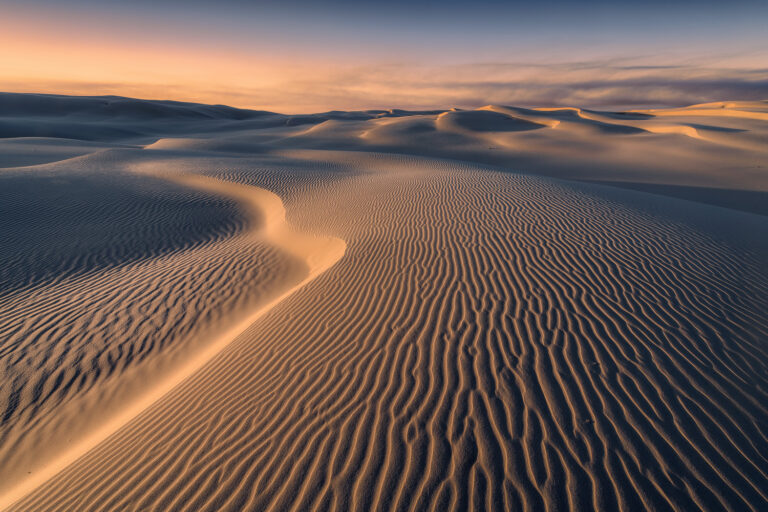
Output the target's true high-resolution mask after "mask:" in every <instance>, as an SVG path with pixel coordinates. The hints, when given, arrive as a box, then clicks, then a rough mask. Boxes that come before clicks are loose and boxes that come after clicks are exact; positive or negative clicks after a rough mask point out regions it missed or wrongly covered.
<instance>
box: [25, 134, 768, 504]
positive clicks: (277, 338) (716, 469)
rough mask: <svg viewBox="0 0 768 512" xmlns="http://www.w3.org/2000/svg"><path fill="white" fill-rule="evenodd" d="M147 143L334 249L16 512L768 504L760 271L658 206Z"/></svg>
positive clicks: (538, 185) (343, 163)
mask: <svg viewBox="0 0 768 512" xmlns="http://www.w3.org/2000/svg"><path fill="white" fill-rule="evenodd" d="M539 131H540V130H539ZM147 153H150V152H147ZM152 153H153V156H152V157H151V158H156V159H157V160H156V161H153V160H151V159H149V158H150V157H146V158H147V159H148V160H145V161H143V163H141V165H140V167H142V166H143V167H146V166H149V167H151V166H153V165H156V166H160V165H162V166H166V167H168V166H170V167H172V166H173V165H177V166H178V167H179V168H184V169H186V172H199V173H202V174H205V175H206V176H208V177H214V178H218V179H223V180H227V181H231V182H233V183H240V184H248V185H254V186H257V187H260V188H263V189H267V190H271V191H273V192H275V193H276V194H277V195H279V196H280V197H282V198H283V200H284V201H285V204H286V210H287V215H288V220H289V222H290V223H291V224H293V225H295V226H297V227H298V228H299V229H302V230H305V231H308V232H314V233H325V234H328V235H331V236H335V237H339V238H341V239H344V240H345V241H346V244H347V248H346V252H345V254H344V256H343V258H342V259H341V260H340V261H339V262H338V263H337V264H336V265H335V266H333V267H331V268H330V269H329V270H327V271H326V272H324V273H323V274H321V275H320V276H319V277H317V278H316V279H315V280H313V281H312V282H311V283H308V284H307V285H306V286H303V287H302V288H300V289H299V290H297V291H296V292H295V293H293V294H292V295H291V296H289V297H287V298H286V299H285V300H283V301H282V302H280V303H279V304H277V305H276V306H275V307H273V308H272V309H271V310H270V311H269V312H268V313H267V314H266V315H265V316H263V317H261V318H260V319H258V320H257V321H255V322H254V323H253V324H252V325H251V327H250V328H248V329H247V330H246V331H245V332H243V333H242V334H241V335H240V336H238V337H237V338H236V339H235V340H234V341H233V342H232V343H231V344H230V345H229V346H228V347H227V348H226V349H225V350H224V351H223V352H222V353H221V354H220V355H219V356H218V357H216V358H215V359H214V360H212V361H211V362H210V363H209V364H208V365H206V366H205V367H204V368H202V369H201V370H200V371H199V372H198V373H196V374H195V375H193V376H192V377H190V378H189V379H187V380H186V381H184V382H183V383H182V384H181V385H180V386H179V387H178V388H176V389H175V390H174V391H173V392H171V393H170V394H168V395H166V396H165V397H164V398H163V399H162V400H161V401H159V402H157V403H156V404H155V405H154V406H152V407H151V408H149V409H147V410H146V411H145V412H144V413H143V414H142V415H141V416H140V417H138V418H137V419H136V420H134V421H132V422H130V423H129V424H127V425H126V426H125V427H124V428H123V429H122V430H120V431H119V432H118V433H117V434H116V435H114V436H112V437H111V438H110V439H108V440H107V441H106V442H104V443H102V444H100V445H99V446H97V447H95V448H94V449H93V450H91V451H90V452H89V453H87V454H86V455H85V456H84V457H82V458H81V459H80V460H78V461H77V462H76V463H74V464H72V465H70V466H69V467H67V468H66V469H65V470H64V471H62V472H61V473H60V474H58V475H57V476H55V477H54V478H53V479H51V480H50V481H48V482H47V483H45V484H44V485H42V486H40V487H39V488H37V489H35V490H34V492H32V493H31V494H29V495H28V496H27V497H25V498H24V499H23V500H22V501H20V502H18V503H16V505H15V506H14V507H12V509H13V510H49V511H53V510H190V511H193V510H194V511H203V510H233V511H234V510H311V509H319V510H374V509H376V510H441V511H442V510H468V509H470V510H563V509H573V510H591V509H595V510H627V511H629V510H643V509H646V510H667V509H677V510H754V511H758V510H764V509H765V508H766V507H767V506H768V492H767V491H766V490H767V489H768V461H766V453H768V438H767V437H766V425H767V421H768V410H767V408H766V404H767V403H768V396H766V390H767V389H768V367H767V365H768V353H767V352H768V346H766V343H765V341H766V339H768V315H767V314H766V311H768V275H766V272H765V270H766V260H765V259H764V257H762V256H759V255H757V254H756V253H753V252H752V251H750V250H749V249H748V247H747V246H744V247H742V246H740V245H738V244H734V243H730V242H728V241H727V238H726V237H724V236H721V234H720V233H719V232H717V231H716V230H712V229H707V228H706V227H705V226H700V227H695V226H693V225H692V224H691V223H689V222H688V221H686V220H685V219H684V218H682V217H680V216H679V215H678V214H677V213H675V212H676V209H675V208H674V207H672V206H670V208H669V209H668V210H667V209H665V208H664V204H666V203H665V202H664V201H668V202H669V204H670V205H674V204H675V203H674V200H672V199H667V200H659V201H657V203H656V204H657V207H656V208H655V210H654V211H649V210H645V209H644V208H643V206H642V205H643V200H642V195H635V194H634V193H632V192H626V191H624V192H622V193H621V194H617V195H615V196H614V195H612V192H611V189H610V188H606V187H590V186H588V185H579V186H577V187H574V186H571V185H569V184H568V183H566V182H560V181H554V180H548V179H541V178H536V177H530V176H522V175H518V174H512V173H500V172H495V171H493V170H489V169H487V168H481V167H478V166H474V165H470V164H461V163H457V162H450V161H444V160H437V159H427V158H415V157H399V156H388V155H381V154H375V153H374V154H365V153H337V152H315V151H303V152H286V153H284V154H283V155H284V156H283V159H282V160H281V158H278V157H275V156H269V157H265V158H263V159H259V158H247V159H246V158H234V157H224V156H219V157H214V156H211V157H210V158H208V159H205V160H192V162H195V163H196V165H195V166H194V167H193V166H190V165H189V160H187V161H185V160H183V159H181V160H179V161H178V162H177V164H174V158H176V157H174V156H173V155H172V154H167V155H165V156H163V155H162V152H161V151H158V152H152ZM142 158H145V157H142ZM186 158H189V157H186ZM281 161H282V163H281ZM688 209H689V210H691V209H692V210H691V211H694V212H696V214H697V215H699V216H701V217H702V218H704V217H706V216H707V215H714V214H716V215H718V216H719V217H720V218H721V219H724V222H726V221H728V219H729V217H728V216H729V215H730V213H729V212H728V211H727V210H723V209H714V210H712V209H710V208H709V207H707V206H703V205H695V204H691V205H690V208H688ZM733 215H734V216H733V217H732V218H730V219H731V222H733V223H737V222H739V219H741V218H742V217H743V216H739V215H738V214H733ZM726 224H727V222H726ZM757 225H758V226H762V227H761V228H760V229H762V230H763V231H762V232H763V233H765V229H766V226H765V222H764V221H763V222H762V223H760V222H759V221H758V222H757ZM194 261H205V260H203V259H198V258H197V257H195V259H194ZM228 282H229V283H230V284H232V283H233V281H231V280H229V281H228Z"/></svg>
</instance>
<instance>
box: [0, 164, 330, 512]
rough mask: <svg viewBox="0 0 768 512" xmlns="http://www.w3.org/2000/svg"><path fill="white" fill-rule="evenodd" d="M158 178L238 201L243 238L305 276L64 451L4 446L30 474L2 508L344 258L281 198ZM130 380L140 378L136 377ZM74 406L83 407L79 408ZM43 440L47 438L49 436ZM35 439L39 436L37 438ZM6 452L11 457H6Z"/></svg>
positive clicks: (77, 434)
mask: <svg viewBox="0 0 768 512" xmlns="http://www.w3.org/2000/svg"><path fill="white" fill-rule="evenodd" d="M161 176H162V177H163V178H164V179H166V180H171V181H174V182H177V183H180V184H182V185H184V186H186V187H190V188H196V189H200V190H202V191H204V192H214V193H217V194H220V195H222V196H225V197H230V198H233V199H236V200H238V202H240V203H241V204H242V205H244V207H245V209H246V212H247V213H248V215H249V217H250V219H251V220H252V221H253V222H254V223H255V225H256V227H255V228H253V229H252V230H251V231H250V232H249V233H248V234H247V236H249V237H253V238H256V239H258V240H265V241H267V242H268V243H269V244H271V245H274V246H275V247H277V248H278V250H280V251H282V252H285V253H287V254H289V255H290V256H291V257H293V258H296V259H299V260H301V261H302V262H303V263H304V264H305V265H306V272H305V276H304V277H303V279H302V280H300V281H299V282H297V283H295V284H293V286H291V287H288V288H287V289H285V290H283V291H282V292H280V293H279V294H278V295H277V296H275V297H274V298H272V299H271V300H269V301H268V302H267V303H265V304H262V305H260V306H259V307H258V308H257V309H255V310H253V311H251V312H249V313H248V314H247V315H245V316H242V315H241V317H242V318H239V320H238V322H236V323H235V324H234V325H231V326H230V327H228V328H227V329H226V330H224V331H222V332H220V333H217V334H216V337H215V338H214V339H207V340H206V341H205V344H204V345H203V347H202V348H201V349H198V350H197V352H196V353H194V354H193V355H192V356H191V357H190V356H188V355H185V356H184V357H182V358H181V360H180V362H179V361H175V362H174V363H173V364H172V365H166V366H164V367H161V369H162V371H163V375H162V376H161V377H158V375H153V374H152V373H153V372H150V373H149V374H147V373H146V372H145V373H144V374H140V378H142V379H150V381H151V382H152V385H151V387H149V388H146V387H144V388H142V387H139V388H138V389H139V393H138V396H131V397H123V400H122V403H121V404H120V407H119V409H118V410H117V411H112V410H110V413H111V414H103V415H102V416H104V417H99V414H98V413H95V414H94V416H96V421H93V419H92V420H91V421H90V422H89V423H85V424H80V425H78V427H77V431H66V432H63V434H64V435H66V437H67V440H68V444H69V446H68V447H67V448H66V449H65V450H61V451H57V450H56V448H54V449H53V450H50V449H47V450H43V453H41V454H38V455H39V456H40V457H44V460H43V461H40V460H38V459H36V458H34V456H33V457H32V458H31V459H30V452H32V453H34V451H35V450H34V448H33V447H32V446H33V445H34V443H37V442H39V439H38V437H37V436H35V435H34V433H33V434H32V435H30V432H22V434H21V435H22V436H23V437H25V438H27V439H25V441H24V445H25V446H26V453H23V454H19V453H14V451H16V452H18V451H19V450H18V446H11V447H8V446H6V450H4V451H6V454H5V457H4V458H6V461H10V460H13V458H14V456H15V457H19V456H22V458H21V461H23V462H21V463H22V464H23V465H24V466H25V467H28V468H29V470H30V471H28V473H30V474H31V475H32V476H30V477H23V478H22V480H21V481H16V480H15V479H14V478H12V477H10V478H8V480H6V482H5V484H6V486H7V485H8V484H9V483H12V484H13V487H12V488H10V489H8V488H7V487H6V488H5V489H4V490H3V493H2V494H1V495H0V508H2V507H5V506H7V505H8V504H10V503H12V502H13V501H15V500H16V499H18V498H19V497H20V496H23V494H25V493H27V492H29V490H31V489H34V488H35V487H37V486H38V485H40V484H41V483H42V482H44V481H45V480H47V479H48V478H50V477H51V476H53V475H55V474H56V473H57V472H59V471H61V469H63V468H64V467H66V466H67V465H69V464H71V463H72V462H73V461H74V460H76V459H77V458H78V457H79V456H81V455H82V454H84V453H86V452H87V451H88V450H89V449H91V448H92V447H93V446H95V445H97V444H98V443H99V442H101V441H103V440H104V439H105V438H107V437H108V436H109V435H111V434H113V433H114V432H116V431H117V430H119V429H120V427H122V426H123V425H124V424H125V423H127V422H128V421H130V420H131V419H133V418H134V417H136V416H137V415H139V414H140V413H141V412H142V411H143V410H144V409H146V408H147V407H148V406H149V405H151V404H152V403H153V402H155V401H157V400H158V399H159V398H161V397H162V396H163V395H165V394H166V393H167V392H168V391H170V390H171V389H173V388H174V387H175V386H176V385H178V384H179V383H180V382H182V381H183V380H184V379H185V378H187V377H188V376H189V375H191V374H192V373H194V372H195V371H196V370H197V369H199V368H200V367H202V366H203V365H204V364H205V363H206V362H207V361H209V360H210V359H211V358H213V357H214V356H215V355H216V354H217V353H218V352H220V351H221V349H222V348H224V347H225V346H226V345H227V344H228V343H229V342H231V340H232V339H234V338H235V337H236V336H237V335H238V334H239V333H240V332H241V331H242V330H244V329H245V328H247V327H248V326H249V325H250V324H251V323H253V322H254V321H255V320H256V319H257V318H259V317H260V316H261V315H263V314H264V313H265V312H266V311H268V310H269V309H270V308H272V307H273V306H274V305H275V304H277V303H279V302H280V301H281V300H283V299H284V298H285V297H288V296H289V295H290V294H292V293H294V292H295V291H296V290H297V289H299V288H301V287H302V286H304V285H306V284H307V283H308V282H310V281H312V279H314V278H315V277H317V275H319V274H320V273H322V272H323V271H325V270H326V269H327V268H329V267H330V266H332V265H333V264H334V263H335V262H336V261H338V259H340V258H341V257H342V256H343V254H344V248H345V244H344V242H343V241H342V240H340V239H337V238H328V237H320V236H314V235H307V234H303V233H301V232H299V231H296V230H295V229H293V228H292V227H291V226H290V225H289V224H288V223H287V222H286V220H285V210H284V208H283V205H282V202H281V200H280V198H279V197H278V196H276V195H274V194H272V193H270V192H268V191H266V190H263V189H259V188H256V187H252V186H245V185H237V184H231V183H224V182H220V181H218V180H214V179H211V178H206V177H204V176H198V175H170V176H169V175H161ZM102 281H103V278H102ZM5 306H6V307H7V304H6V305H5ZM235 318H237V317H235ZM11 332H12V331H11ZM156 371H157V370H155V372H156ZM134 378H138V377H135V376H134ZM124 384H125V378H124V379H123V380H122V381H121V382H120V385H124ZM143 384H146V383H143ZM110 398H111V399H112V400H115V399H116V397H110ZM78 405H80V406H82V404H78ZM88 406H90V407H91V408H93V407H98V406H99V403H98V400H96V403H95V404H88ZM70 407H71V406H70ZM60 414H61V413H60ZM6 416H7V414H6ZM6 420H7V417H6ZM61 423H63V426H62V425H56V428H57V429H61V430H64V429H67V425H66V421H63V422H61ZM70 428H71V427H70ZM33 429H34V427H33ZM33 432H34V430H33ZM44 432H45V431H44ZM44 435H46V436H51V432H50V430H48V432H47V433H46V434H44ZM61 435H62V432H61V431H59V432H56V433H55V436H56V437H60V436H61ZM38 436H40V434H39V433H38ZM18 441H19V440H18V439H16V440H13V439H11V440H8V439H6V444H10V443H17V442H18ZM49 441H50V439H49ZM9 448H10V453H8V449H9ZM6 469H8V468H6ZM13 473H14V472H13V470H11V474H13Z"/></svg>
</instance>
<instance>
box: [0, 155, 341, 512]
mask: <svg viewBox="0 0 768 512" xmlns="http://www.w3.org/2000/svg"><path fill="white" fill-rule="evenodd" d="M95 156H96V160H97V162H99V161H103V159H102V158H99V156H98V155H95ZM89 164H90V162H89V161H88V159H86V160H85V161H82V162H77V163H64V164H61V167H63V168H64V169H68V170H67V171H64V172H61V173H57V175H58V176H61V175H65V176H66V175H67V172H70V173H71V172H72V171H70V170H69V168H71V167H73V166H74V167H78V165H79V167H80V172H81V173H82V170H84V169H83V168H85V169H87V168H88V167H89ZM79 177H80V178H82V175H80V176H79ZM90 178H91V179H90V182H89V183H88V184H86V183H85V182H78V181H75V184H76V185H78V186H81V187H86V189H85V190H79V191H77V192H82V193H86V194H98V193H103V192H104V190H99V189H98V188H93V185H92V184H91V183H92V182H94V181H96V182H97V183H98V180H94V179H93V177H92V176H90ZM165 178H166V179H168V180H170V181H174V182H178V183H180V184H182V185H185V186H187V187H190V188H193V189H199V190H201V191H203V192H206V193H216V194H220V195H222V196H224V197H228V198H233V199H235V200H237V201H238V202H239V203H240V204H241V205H242V206H243V208H244V209H245V213H246V214H247V219H248V221H249V223H251V224H252V225H253V226H254V227H252V228H248V229H245V228H246V225H245V224H242V225H240V226H238V227H237V228H236V229H237V231H234V232H232V233H228V232H226V231H221V232H220V233H218V234H217V236H216V237H215V238H213V239H210V240H208V241H205V242H203V243H200V244H191V246H188V247H179V248H177V249H176V250H170V251H169V252H168V253H167V254H153V253H151V252H147V251H145V252H143V253H142V254H137V255H135V256H134V259H135V261H132V262H130V263H122V262H121V261H120V259H119V258H118V257H117V256H118V255H119V254H120V251H119V246H116V242H118V240H119V241H120V242H121V243H122V242H124V243H125V245H126V246H131V247H133V248H136V245H137V244H140V243H141V242H142V240H133V239H131V236H143V233H141V232H137V233H138V235H137V233H132V232H131V231H130V230H128V229H126V228H125V227H123V228H122V229H125V231H123V232H120V233H117V234H116V235H117V236H118V237H119V238H118V240H115V239H111V238H107V237H108V236H115V234H114V233H109V232H108V230H106V229H105V230H104V232H97V233H96V234H97V235H101V237H102V238H101V240H99V241H100V242H102V244H101V245H105V246H107V245H108V246H109V247H110V248H111V249H113V250H112V251H111V252H110V253H109V254H108V257H109V258H111V261H109V264H108V265H106V268H105V269H104V271H103V272H101V273H98V274H97V273H96V272H95V270H99V269H98V267H97V266H95V265H94V262H93V261H88V262H85V263H83V262H78V261H73V260H69V261H68V260H66V259H65V258H62V259H64V261H65V262H67V263H68V265H69V266H70V267H74V269H75V271H74V272H73V275H72V276H66V274H64V273H63V272H62V271H61V270H59V271H58V277H59V279H57V280H55V281H53V282H51V281H50V280H45V279H41V280H40V281H41V282H37V283H32V284H30V285H29V286H27V287H25V288H22V289H10V290H9V292H8V293H7V294H5V295H4V296H3V297H2V298H0V301H1V303H2V305H3V311H4V312H5V313H6V315H7V316H6V317H5V318H4V319H3V321H2V322H1V323H0V332H2V334H3V338H4V341H5V342H4V344H3V347H2V348H3V356H4V357H3V360H4V363H5V368H4V374H5V375H6V376H7V377H8V378H7V380H5V381H4V382H3V394H4V395H5V396H7V399H6V403H7V404H8V405H7V407H6V409H5V414H4V416H3V434H4V435H3V438H2V443H0V453H1V454H2V459H3V461H4V464H3V467H2V470H0V471H1V474H2V477H3V478H2V480H3V485H2V487H0V489H2V494H0V500H2V502H0V503H3V504H4V505H8V504H9V503H10V502H12V501H13V500H15V499H17V498H18V497H20V496H21V495H23V494H24V493H25V492H28V491H29V490H30V489H32V488H34V487H35V486H37V485H39V484H40V483H42V482H44V481H45V480H46V479H48V478H50V477H51V476H53V475H54V474H55V473H56V472H58V471H60V470H61V469H62V468H63V467H65V466H66V465H67V464H69V463H71V462H73V461H74V460H76V459H77V457H79V456H81V455H82V454H84V453H86V452H87V451H88V450H89V449H90V448H92V447H93V446H94V445H96V444H98V443H99V442H101V441H102V440H103V439H105V438H106V437H108V436H109V435H111V434H112V433H114V432H115V431H117V430H118V429H119V428H120V427H121V426H122V425H123V424H124V423H126V422H128V421H130V420H131V419H132V418H133V417H134V416H136V415H137V414H139V413H141V411H142V410H144V409H145V408H146V407H148V406H149V405H151V404H152V403H153V402H155V401H156V400H158V399H159V398H160V397H162V395H163V394H165V393H167V392H168V391H169V390H171V389H172V388H173V387H174V386H175V385H177V384H178V383H179V382H181V381H183V380H184V379H185V378H186V377H188V376H189V375H190V374H192V373H193V372H195V371H196V370H197V369H198V368H200V367H201V366H202V365H204V364H205V363H206V362H207V361H208V360H209V359H211V358H212V357H213V356H214V355H215V354H216V353H217V352H219V351H220V350H221V349H222V348H223V347H224V346H226V345H227V343H229V342H230V341H231V340H232V339H233V338H234V337H235V336H237V335H238V334H239V333H240V332H241V331H242V330H243V329H245V328H246V327H248V326H249V325H250V324H251V323H252V322H253V321H254V320H255V319H256V318H258V317H259V316H261V315H262V314H264V312H265V311H267V310H269V308H270V307H272V306H273V305H274V304H276V303H277V302H279V301H280V300H282V299H283V298H284V297H286V296H288V295H290V294H291V293H292V292H293V291H295V290H296V289H298V288H299V287H301V286H303V285H304V284H306V283H307V282H309V281H311V280H312V279H314V278H315V277H316V276H317V275H318V274H319V273H321V272H323V271H324V270H325V269H326V268H328V267H329V266H331V265H333V263H335V261H336V260H338V258H340V257H341V256H342V255H343V253H344V243H343V242H342V241H341V240H339V239H331V238H323V237H317V236H310V235H305V234H302V233H300V232H297V231H295V230H294V229H292V228H291V227H290V226H289V225H287V224H286V222H285V212H284V210H283V207H282V202H281V201H280V199H279V198H278V197H277V196H275V195H274V194H272V193H270V192H268V191H266V190H262V189H258V188H256V187H249V186H244V185H235V184H228V183H222V182H219V181H217V180H214V179H211V178H205V177H202V176H196V175H181V174H175V175H170V176H165ZM5 181H6V182H8V181H9V180H5ZM10 181H11V182H13V180H10ZM38 181H40V182H41V183H43V184H44V183H46V180H45V179H44V178H43V179H39V178H38ZM128 183H141V184H144V185H146V179H145V180H136V179H135V178H131V177H130V176H127V177H123V179H118V180H116V183H114V184H113V186H114V185H119V186H123V187H124V186H125V185H126V184H128ZM150 183H152V182H150ZM57 185H60V184H57ZM88 185H90V187H91V190H88V189H87V187H88ZM153 186H154V187H155V188H157V187H158V184H157V183H153ZM106 190H109V189H106ZM10 192H11V193H13V192H16V193H18V190H14V189H11V190H10ZM59 192H61V191H60V190H59ZM73 192H74V191H73ZM122 196H123V199H124V200H125V199H126V197H125V191H123V194H122ZM16 198H17V200H18V201H19V202H21V203H22V204H23V203H24V201H25V199H24V198H22V197H20V196H17V197H16ZM106 199H107V200H108V199H109V198H106ZM127 199H130V196H128V198H127ZM165 199H166V200H167V199H168V198H165ZM174 199H175V200H176V201H178V200H179V198H174ZM181 200H185V199H183V196H182V198H181ZM27 201H28V199H27ZM89 202H90V204H91V205H92V206H91V208H92V209H93V210H94V214H95V215H106V216H107V219H108V220H111V221H112V222H114V219H109V215H110V213H108V211H109V210H110V209H112V210H113V209H114V208H115V204H114V203H109V202H107V201H105V198H102V200H101V201H98V200H95V201H94V200H93V199H91V200H90V201H89ZM128 204H129V205H131V207H132V209H133V211H131V212H130V213H128V215H130V217H129V218H128V219H126V220H127V221H128V222H130V223H131V224H133V225H138V226H139V227H145V226H146V225H149V223H155V222H157V220H158V218H157V217H154V218H150V219H142V218H141V215H142V214H144V213H145V212H143V211H141V210H138V211H136V208H137V207H140V206H141V203H139V202H138V201H137V199H136V198H133V202H132V203H128ZM150 204H151V203H150ZM82 206H83V203H79V204H77V207H80V208H81V207H82ZM126 206H127V205H126ZM152 206H153V208H154V209H155V210H157V209H161V208H167V207H168V205H167V204H163V203H162V202H160V201H157V200H156V201H155V203H154V204H153V205H152ZM65 210H67V209H66V208H65ZM113 211H114V210H113ZM200 212H201V213H202V214H205V213H206V212H205V210H200ZM153 213H154V211H153ZM111 215H113V216H114V214H111ZM230 215H231V214H230ZM83 220H84V219H83V218H82V217H80V218H79V219H78V221H79V222H82V221H83ZM186 220H187V221H190V220H192V219H186ZM222 220H223V219H222ZM243 220H245V219H243ZM205 222H210V220H209V219H205V218H200V219H198V220H196V223H198V225H197V227H196V229H197V230H198V231H199V229H200V227H201V224H202V223H205ZM142 224H143V225H144V226H142ZM166 224H167V223H166ZM114 227H115V226H114V225H112V224H110V228H114ZM156 227H157V228H158V229H160V230H162V229H163V228H162V226H156ZM224 227H226V225H222V226H221V227H219V229H221V228H224ZM166 228H167V227H166ZM110 231H111V229H110ZM161 232H162V231H161ZM172 235H173V233H163V239H164V240H165V239H167V237H169V236H172ZM94 238H96V237H94ZM144 241H146V237H145V240H144ZM115 249H118V250H115ZM65 256H66V255H65ZM18 265H19V268H15V269H14V268H13V267H11V268H10V269H6V272H7V273H8V274H9V275H13V272H14V271H15V272H16V274H18V273H20V272H22V271H23V270H28V269H29V265H28V264H25V263H24V262H20V263H19V264H18ZM22 265H26V266H25V267H24V268H23V269H22V268H20V267H21V266H22ZM78 265H79V266H83V267H87V271H85V270H84V271H81V272H77V271H76V270H77V266H78ZM94 274H97V275H94ZM62 277H63V278H62ZM230 280H232V282H230ZM30 306H31V307H30ZM30 368H34V370H32V371H31V372H30Z"/></svg>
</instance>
